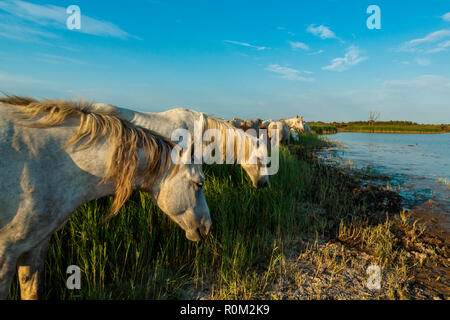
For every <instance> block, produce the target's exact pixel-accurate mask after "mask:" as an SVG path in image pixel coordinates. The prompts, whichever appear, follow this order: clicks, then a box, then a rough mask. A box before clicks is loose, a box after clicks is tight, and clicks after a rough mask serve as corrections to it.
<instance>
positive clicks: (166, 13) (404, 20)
mask: <svg viewBox="0 0 450 320" xmlns="http://www.w3.org/2000/svg"><path fill="white" fill-rule="evenodd" d="M373 4H374V5H378V6H379V7H380V9H381V30H369V29H368V28H367V26H366V20H367V19H368V17H369V16H370V14H367V13H366V9H367V8H368V6H369V5H373ZM70 5H78V6H79V7H80V9H81V29H80V30H68V28H67V27H66V19H67V18H68V17H69V14H67V13H66V8H67V7H69V6H70ZM449 62H450V2H449V1H448V0H442V1H440V0H429V1H417V0H411V1H407V2H406V1H400V0H389V1H381V0H372V1H364V0H347V1H337V0H336V1H331V0H329V1H325V0H318V1H314V2H312V1H300V0H297V1H261V0H259V1H242V0H241V1H234V0H227V1H218V0H217V1H216V0H215V1H203V0H198V1H163V0H147V1H144V0H140V1H133V0H129V1H126V2H122V1H121V2H120V3H119V1H103V0H101V1H100V0H99V1H97V0H96V1H92V0H90V1H87V0H81V1H75V0H70V1H39V2H38V1H17V0H0V90H2V91H5V92H8V93H13V94H22V95H29V96H33V97H40V98H44V97H52V98H78V97H82V98H84V99H86V100H89V101H94V102H106V103H111V104H115V105H119V106H126V107H130V108H133V109H136V110H142V111H162V110H165V109H168V108H172V107H187V108H192V109H196V110H199V111H203V112H207V113H210V114H214V115H217V116H220V117H224V118H233V117H241V118H253V117H260V118H266V119H267V118H272V119H279V118H284V117H290V116H295V115H297V114H300V115H303V116H304V117H305V119H306V120H307V121H308V120H309V121H316V120H322V121H333V120H335V121H352V120H366V119H367V118H368V114H369V111H378V112H380V113H381V118H380V120H411V121H416V122H420V123H450V63H449Z"/></svg>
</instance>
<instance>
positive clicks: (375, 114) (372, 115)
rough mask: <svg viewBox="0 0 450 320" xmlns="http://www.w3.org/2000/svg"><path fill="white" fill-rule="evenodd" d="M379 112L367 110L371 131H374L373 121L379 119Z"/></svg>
mask: <svg viewBox="0 0 450 320" xmlns="http://www.w3.org/2000/svg"><path fill="white" fill-rule="evenodd" d="M380 115H381V114H380V113H379V112H375V111H370V112H369V126H371V127H372V131H373V132H375V128H374V127H373V126H374V124H375V122H376V121H377V120H378V119H380Z"/></svg>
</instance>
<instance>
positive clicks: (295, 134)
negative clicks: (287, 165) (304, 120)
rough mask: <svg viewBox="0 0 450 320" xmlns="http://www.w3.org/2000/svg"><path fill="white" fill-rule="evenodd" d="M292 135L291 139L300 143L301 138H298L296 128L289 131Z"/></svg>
mask: <svg viewBox="0 0 450 320" xmlns="http://www.w3.org/2000/svg"><path fill="white" fill-rule="evenodd" d="M289 132H290V134H291V138H292V139H293V140H294V141H295V142H299V141H300V137H299V136H298V131H297V130H295V129H294V128H291V129H290V130H289Z"/></svg>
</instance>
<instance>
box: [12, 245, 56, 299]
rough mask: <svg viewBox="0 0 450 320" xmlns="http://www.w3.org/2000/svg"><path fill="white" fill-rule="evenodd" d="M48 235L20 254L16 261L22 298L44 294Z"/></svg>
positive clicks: (37, 296)
mask: <svg viewBox="0 0 450 320" xmlns="http://www.w3.org/2000/svg"><path fill="white" fill-rule="evenodd" d="M49 242H50V237H48V238H47V239H45V240H44V241H42V242H41V243H39V244H38V245H37V246H36V247H34V248H33V249H31V250H29V251H28V252H25V253H24V254H22V255H21V256H20V257H19V259H18V261H17V267H18V278H19V284H20V298H21V299H22V300H37V299H42V298H43V294H44V281H45V279H44V266H45V258H46V257H47V251H48V245H49Z"/></svg>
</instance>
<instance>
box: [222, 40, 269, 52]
mask: <svg viewBox="0 0 450 320" xmlns="http://www.w3.org/2000/svg"><path fill="white" fill-rule="evenodd" d="M223 42H227V43H231V44H235V45H238V46H244V47H249V48H253V49H256V50H259V51H261V50H267V49H270V48H269V47H263V46H254V45H252V44H250V43H246V42H239V41H234V40H223Z"/></svg>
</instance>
